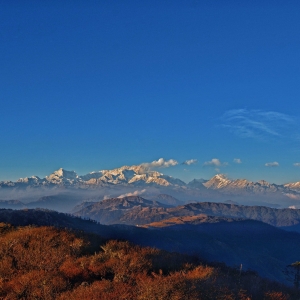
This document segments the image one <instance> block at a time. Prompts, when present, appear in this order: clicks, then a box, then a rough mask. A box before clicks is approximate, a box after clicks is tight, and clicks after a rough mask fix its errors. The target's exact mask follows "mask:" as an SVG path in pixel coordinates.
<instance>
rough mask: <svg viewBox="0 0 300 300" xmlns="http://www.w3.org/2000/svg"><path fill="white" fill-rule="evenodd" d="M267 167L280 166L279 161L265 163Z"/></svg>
mask: <svg viewBox="0 0 300 300" xmlns="http://www.w3.org/2000/svg"><path fill="white" fill-rule="evenodd" d="M265 166H266V167H279V163H278V162H277V161H274V162H269V163H265Z"/></svg>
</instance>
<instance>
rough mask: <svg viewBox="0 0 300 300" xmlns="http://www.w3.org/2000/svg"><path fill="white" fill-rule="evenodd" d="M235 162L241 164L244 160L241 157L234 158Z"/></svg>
mask: <svg viewBox="0 0 300 300" xmlns="http://www.w3.org/2000/svg"><path fill="white" fill-rule="evenodd" d="M233 162H234V163H236V164H241V163H242V160H241V159H240V158H234V159H233Z"/></svg>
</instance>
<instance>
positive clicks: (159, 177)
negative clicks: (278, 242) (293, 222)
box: [0, 165, 300, 193]
mask: <svg viewBox="0 0 300 300" xmlns="http://www.w3.org/2000/svg"><path fill="white" fill-rule="evenodd" d="M113 185H125V186H157V187H159V186H161V187H181V188H186V189H209V190H219V191H222V192H225V193H226V192H234V191H236V192H240V191H248V192H254V193H266V192H281V193H289V192H292V193H295V192H296V193H297V192H299V193H300V181H299V182H294V183H288V184H285V185H277V184H271V183H268V182H266V181H264V180H261V181H258V182H252V181H248V180H246V179H235V180H231V179H229V178H227V177H226V176H225V175H223V174H217V175H215V176H214V177H212V178H211V179H210V180H204V179H194V180H192V181H191V182H189V183H188V184H186V183H185V182H183V181H182V180H180V179H177V178H173V177H171V176H168V175H164V174H162V173H160V172H157V171H149V170H145V168H143V167H142V166H140V165H138V166H123V167H121V168H117V169H113V170H101V171H96V172H91V173H88V174H86V175H82V176H79V175H78V174H77V173H76V172H75V171H67V170H65V169H63V168H60V169H58V170H57V171H54V172H53V173H52V174H50V175H49V176H46V177H45V178H39V177H38V176H32V177H25V178H20V179H19V180H17V181H16V182H12V181H2V182H0V188H5V187H27V186H34V187H38V186H49V187H51V186H69V187H72V186H73V187H84V188H88V187H95V186H100V187H101V186H113Z"/></svg>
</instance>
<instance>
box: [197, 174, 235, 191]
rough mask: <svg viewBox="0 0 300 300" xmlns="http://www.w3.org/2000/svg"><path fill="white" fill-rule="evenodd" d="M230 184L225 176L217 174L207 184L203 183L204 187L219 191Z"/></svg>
mask: <svg viewBox="0 0 300 300" xmlns="http://www.w3.org/2000/svg"><path fill="white" fill-rule="evenodd" d="M230 183H231V180H229V179H228V178H227V177H226V176H225V175H223V174H217V175H215V176H214V177H213V178H211V179H210V180H208V181H207V182H205V183H203V185H204V186H206V187H207V188H210V189H220V188H224V187H226V186H227V185H229V184H230Z"/></svg>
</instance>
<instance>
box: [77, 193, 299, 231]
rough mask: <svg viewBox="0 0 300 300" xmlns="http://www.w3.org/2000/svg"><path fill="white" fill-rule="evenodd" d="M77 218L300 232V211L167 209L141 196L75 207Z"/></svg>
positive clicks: (221, 206)
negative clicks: (204, 220)
mask: <svg viewBox="0 0 300 300" xmlns="http://www.w3.org/2000/svg"><path fill="white" fill-rule="evenodd" d="M77 208H78V209H77V211H76V212H75V213H74V215H76V216H81V217H84V218H90V219H94V220H96V221H99V222H100V223H102V224H108V225H109V224H126V225H145V224H150V223H153V222H160V223H161V222H164V221H165V220H172V219H174V218H175V219H176V218H177V219H178V220H180V219H181V220H183V219H184V218H196V219H197V218H198V217H199V216H200V217H201V216H203V215H207V216H211V217H217V218H234V219H250V220H256V221H261V222H264V223H267V224H269V225H272V226H276V227H281V228H285V229H288V230H293V231H297V232H300V209H289V208H285V209H276V208H271V207H265V206H245V205H235V204H227V203H214V202H198V203H189V204H185V205H179V206H176V207H168V206H167V205H164V204H162V203H160V202H156V201H149V200H146V199H143V198H142V197H137V196H130V197H125V198H113V199H107V200H103V201H100V202H95V203H91V204H89V205H86V204H85V203H83V205H82V207H81V206H78V207H77Z"/></svg>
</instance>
